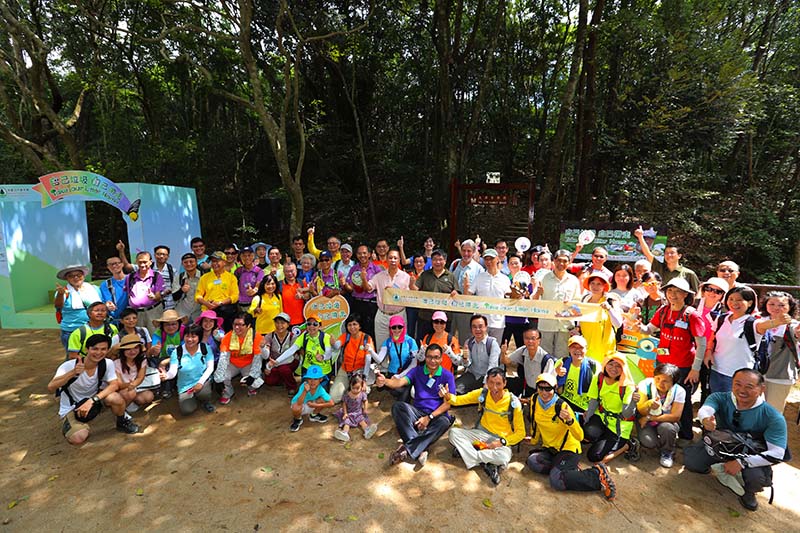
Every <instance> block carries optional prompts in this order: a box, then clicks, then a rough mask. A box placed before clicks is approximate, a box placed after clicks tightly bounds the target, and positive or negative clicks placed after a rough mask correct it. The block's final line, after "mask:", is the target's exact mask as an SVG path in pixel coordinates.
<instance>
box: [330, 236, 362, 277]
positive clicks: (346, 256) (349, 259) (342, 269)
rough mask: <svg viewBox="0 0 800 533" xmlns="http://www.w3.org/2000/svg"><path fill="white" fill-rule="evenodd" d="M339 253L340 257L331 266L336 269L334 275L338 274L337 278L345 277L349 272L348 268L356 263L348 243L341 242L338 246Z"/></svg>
mask: <svg viewBox="0 0 800 533" xmlns="http://www.w3.org/2000/svg"><path fill="white" fill-rule="evenodd" d="M339 253H340V254H341V256H342V258H341V259H339V260H338V261H334V263H333V268H334V270H336V275H337V276H339V278H341V279H346V278H347V275H348V274H349V273H350V269H351V268H353V265H355V264H356V262H355V261H354V260H353V247H352V246H350V245H349V244H343V245H342V247H341V248H339Z"/></svg>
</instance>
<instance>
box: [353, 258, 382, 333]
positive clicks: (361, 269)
mask: <svg viewBox="0 0 800 533" xmlns="http://www.w3.org/2000/svg"><path fill="white" fill-rule="evenodd" d="M356 259H358V263H357V264H356V265H355V266H353V268H351V269H350V273H349V274H347V278H346V279H345V283H344V290H345V291H347V292H348V293H349V294H350V308H351V311H352V312H353V313H356V314H358V315H360V316H361V318H362V319H363V322H362V324H361V325H362V329H363V330H364V331H365V332H366V333H367V334H368V335H369V336H370V337H372V338H373V339H374V338H375V325H374V324H375V313H377V311H378V304H377V300H376V298H377V296H376V294H375V291H374V290H373V289H370V287H369V281H370V280H371V279H372V278H374V277H375V276H376V275H377V274H378V272H380V271H381V267H379V266H378V265H376V264H375V263H373V262H372V261H370V252H369V247H367V245H365V244H362V245H360V246H359V247H358V248H357V249H356Z"/></svg>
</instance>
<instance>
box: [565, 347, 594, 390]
mask: <svg viewBox="0 0 800 533" xmlns="http://www.w3.org/2000/svg"><path fill="white" fill-rule="evenodd" d="M583 360H584V361H586V364H587V365H588V367H589V368H590V369H591V375H589V376H585V378H588V379H583V380H581V382H580V383H579V384H578V393H579V394H581V395H583V394H586V393H587V392H589V387H591V386H592V376H593V375H594V374H595V373H597V363H595V362H594V361H593V360H591V359H589V358H588V357H584V358H583ZM561 361H562V363H561V367H562V368H563V369H564V370H565V373H564V375H563V376H556V383H557V384H558V386H559V387H563V386H564V385H565V384H566V382H567V376H569V369H570V368H571V367H572V356H569V355H568V356H567V357H564V358H563V359H562V360H561ZM582 364H583V363H581V365H582Z"/></svg>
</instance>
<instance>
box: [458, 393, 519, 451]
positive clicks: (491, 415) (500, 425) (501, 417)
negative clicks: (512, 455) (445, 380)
mask: <svg viewBox="0 0 800 533" xmlns="http://www.w3.org/2000/svg"><path fill="white" fill-rule="evenodd" d="M482 390H483V389H475V390H474V391H470V392H468V393H467V394H462V395H461V396H456V395H455V394H451V395H450V399H449V400H448V401H449V402H450V405H469V404H477V403H478V398H479V397H480V395H481V391H482ZM511 401H512V394H511V393H510V392H508V391H503V397H502V398H501V399H500V401H499V402H495V401H494V400H493V399H492V395H491V393H489V392H487V393H486V403H484V406H483V407H484V409H483V416H482V417H481V424H480V425H481V427H482V428H483V429H485V430H486V431H488V432H489V433H492V434H493V435H497V436H498V437H502V438H504V439H506V442H507V443H508V445H509V446H513V445H515V444H517V443H518V442H519V441H521V440H522V439H524V438H525V419H524V418H523V417H522V404H520V403H519V400H516V399H515V400H514V401H515V402H516V405H515V406H514V431H513V432H512V431H511V424H510V423H509V421H508V409H509V405H510V404H511Z"/></svg>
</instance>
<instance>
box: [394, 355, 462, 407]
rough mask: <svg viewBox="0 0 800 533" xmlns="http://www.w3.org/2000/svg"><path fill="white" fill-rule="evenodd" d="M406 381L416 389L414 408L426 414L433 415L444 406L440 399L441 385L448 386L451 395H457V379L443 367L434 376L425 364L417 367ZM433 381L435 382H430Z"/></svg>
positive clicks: (407, 375) (407, 376) (408, 375)
mask: <svg viewBox="0 0 800 533" xmlns="http://www.w3.org/2000/svg"><path fill="white" fill-rule="evenodd" d="M406 379H407V380H408V382H409V383H410V384H411V385H412V386H413V387H414V407H416V408H417V409H419V410H420V411H424V412H426V413H432V412H433V411H435V410H436V409H437V408H438V407H439V406H440V405H442V402H443V401H444V400H442V399H441V398H440V397H439V386H440V385H447V389H448V390H449V391H450V394H455V393H456V379H455V378H454V377H453V374H452V373H451V372H450V371H449V370H445V369H444V368H442V367H441V366H440V367H439V369H438V370H437V371H436V373H435V374H434V375H433V376H431V375H430V374H428V367H427V366H425V365H424V364H423V365H422V366H415V367H414V368H412V369H411V371H410V372H409V373H408V374H406ZM431 379H433V382H430V380H431ZM429 385H430V386H429Z"/></svg>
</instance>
